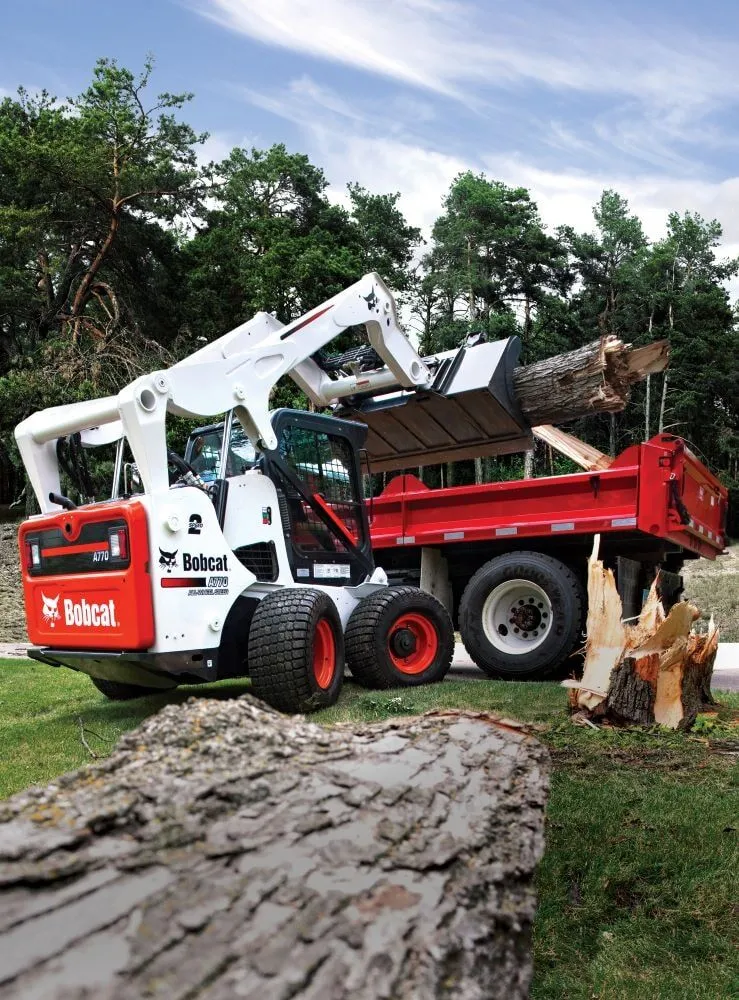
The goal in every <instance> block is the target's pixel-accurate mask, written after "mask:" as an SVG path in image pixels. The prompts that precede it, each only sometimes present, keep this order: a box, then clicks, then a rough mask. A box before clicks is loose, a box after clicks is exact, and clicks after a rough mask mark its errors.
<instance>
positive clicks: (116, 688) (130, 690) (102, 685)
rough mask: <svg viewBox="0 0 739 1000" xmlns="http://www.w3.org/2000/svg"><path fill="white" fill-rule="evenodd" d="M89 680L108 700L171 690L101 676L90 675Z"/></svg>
mask: <svg viewBox="0 0 739 1000" xmlns="http://www.w3.org/2000/svg"><path fill="white" fill-rule="evenodd" d="M90 680H91V681H92V683H93V684H94V685H95V687H96V688H97V689H98V691H100V693H101V694H104V695H105V697H106V698H109V699H110V701H133V699H134V698H145V697H146V696H147V695H149V694H162V692H163V691H171V690H172V688H151V687H142V686H141V685H140V684H121V682H120V681H106V680H103V679H102V678H101V677H91V678H90ZM175 686H176V685H175Z"/></svg>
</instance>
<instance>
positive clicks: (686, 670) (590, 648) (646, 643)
mask: <svg viewBox="0 0 739 1000" xmlns="http://www.w3.org/2000/svg"><path fill="white" fill-rule="evenodd" d="M598 542H599V536H597V535H596V541H595V546H594V549H593V554H592V555H591V557H590V560H589V563H588V617H587V640H586V644H585V663H584V666H583V675H582V679H581V680H580V681H574V680H570V681H565V682H564V683H565V685H566V686H567V687H569V688H570V689H571V690H570V704H571V707H572V709H573V711H575V712H576V713H577V715H578V717H579V718H585V719H586V720H589V721H591V722H608V723H611V724H615V725H632V724H636V725H654V724H655V723H656V724H658V725H662V726H666V727H668V728H669V729H690V727H691V726H692V725H693V723H694V722H695V720H696V717H697V715H698V713H699V712H700V711H701V709H703V708H705V707H707V706H708V705H710V704H712V702H713V699H712V697H711V675H712V673H713V664H714V660H715V659H716V651H717V649H718V638H719V634H718V629H717V628H716V626H715V624H714V622H713V619H711V622H710V624H709V627H708V631H707V633H705V634H703V635H699V634H697V633H696V632H694V631H693V630H692V626H693V623H694V622H695V620H696V619H697V618H699V617H700V612H699V611H698V609H697V608H695V607H694V606H693V605H692V604H688V603H685V602H681V603H678V604H675V605H673V607H672V608H671V609H670V611H669V613H668V614H667V615H665V612H664V608H663V606H662V602H661V600H660V598H659V595H658V590H657V588H658V584H659V579H656V580H655V581H654V583H653V584H652V587H651V589H650V591H649V594H648V596H647V600H646V601H645V603H644V606H643V608H642V611H641V614H640V615H639V619H638V621H637V622H636V623H635V624H633V625H630V624H627V623H625V622H623V621H622V620H621V613H622V608H621V599H620V597H619V595H618V590H617V588H616V582H615V579H614V576H613V572H612V571H611V570H610V569H606V568H605V567H604V566H603V563H602V562H601V561H600V560H599V559H598Z"/></svg>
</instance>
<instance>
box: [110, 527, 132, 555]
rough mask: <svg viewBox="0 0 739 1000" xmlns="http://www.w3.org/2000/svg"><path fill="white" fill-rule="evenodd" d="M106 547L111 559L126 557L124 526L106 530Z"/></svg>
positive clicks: (126, 544)
mask: <svg viewBox="0 0 739 1000" xmlns="http://www.w3.org/2000/svg"><path fill="white" fill-rule="evenodd" d="M108 549H109V550H110V558H111V559H127V558H128V532H127V531H126V529H125V528H114V529H113V530H112V531H110V532H108Z"/></svg>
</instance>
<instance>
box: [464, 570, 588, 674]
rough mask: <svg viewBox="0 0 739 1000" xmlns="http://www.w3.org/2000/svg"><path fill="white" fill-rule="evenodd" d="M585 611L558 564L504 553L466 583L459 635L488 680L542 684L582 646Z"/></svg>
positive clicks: (573, 582)
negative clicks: (539, 681)
mask: <svg viewBox="0 0 739 1000" xmlns="http://www.w3.org/2000/svg"><path fill="white" fill-rule="evenodd" d="M584 611H585V594H584V592H583V588H582V584H581V583H580V581H579V580H578V578H577V577H576V576H575V574H574V573H573V572H572V570H570V569H568V567H567V566H565V564H564V563H562V562H560V561H559V559H553V558H552V557H551V556H547V555H544V554H543V553H541V552H507V553H506V554H505V555H502V556H496V558H495V559H491V560H490V562H487V563H485V565H484V566H481V567H480V569H478V571H477V572H476V573H475V575H474V576H473V577H472V579H471V580H470V582H469V583H468V584H467V587H466V588H465V591H464V593H463V594H462V600H461V601H460V603H459V631H460V634H461V636H462V642H463V643H464V646H465V649H466V650H467V652H468V653H469V654H470V656H471V657H472V659H473V660H474V661H475V663H476V664H477V666H478V667H479V668H480V670H482V671H483V672H484V673H486V674H487V675H488V677H496V678H500V679H502V680H518V681H530V680H544V679H545V678H547V677H551V676H552V675H553V674H554V673H555V672H556V671H557V670H558V669H559V668H560V667H561V666H562V665H563V664H564V662H565V661H566V660H567V659H568V658H569V657H570V656H571V655H572V653H573V652H574V651H575V650H576V649H577V647H578V646H579V645H582V641H583V640H582V629H583V626H584Z"/></svg>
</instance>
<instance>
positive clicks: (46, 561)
mask: <svg viewBox="0 0 739 1000" xmlns="http://www.w3.org/2000/svg"><path fill="white" fill-rule="evenodd" d="M124 527H125V529H126V532H127V537H128V552H127V554H126V557H125V558H119V559H112V558H111V553H110V549H109V534H110V532H111V531H114V530H116V529H120V528H124ZM18 540H19V545H20V555H21V572H22V577H23V596H24V599H25V604H26V622H27V626H28V637H29V639H30V640H31V642H32V643H33V644H34V645H36V646H51V647H53V648H56V649H99V650H145V649H148V648H149V647H150V646H151V645H152V644H153V642H154V612H153V605H152V596H151V577H150V575H149V539H148V529H147V522H146V511H145V510H144V507H143V505H142V504H141V503H140V502H139V501H137V500H125V501H120V502H113V503H105V504H90V505H89V506H86V507H80V508H79V509H78V510H73V511H62V512H60V513H59V514H49V515H48V516H45V517H40V518H35V519H34V520H32V521H26V522H24V523H23V524H22V525H21V527H20V531H19V536H18ZM31 545H38V547H39V552H40V555H41V565H40V566H38V567H33V566H32V564H31V559H30V558H29V548H30V546H31Z"/></svg>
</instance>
